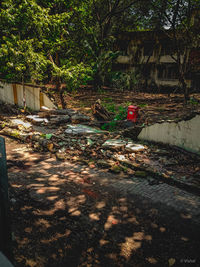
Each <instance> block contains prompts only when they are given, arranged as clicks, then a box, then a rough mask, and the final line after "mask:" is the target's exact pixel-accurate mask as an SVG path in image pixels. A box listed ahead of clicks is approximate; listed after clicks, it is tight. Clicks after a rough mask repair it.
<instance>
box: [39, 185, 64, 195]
mask: <svg viewBox="0 0 200 267" xmlns="http://www.w3.org/2000/svg"><path fill="white" fill-rule="evenodd" d="M58 190H60V188H58V187H55V186H49V187H43V188H41V189H38V190H37V193H38V194H45V193H46V192H55V191H58Z"/></svg>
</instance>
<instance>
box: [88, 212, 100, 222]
mask: <svg viewBox="0 0 200 267" xmlns="http://www.w3.org/2000/svg"><path fill="white" fill-rule="evenodd" d="M99 215H100V214H99V213H91V214H90V215H89V217H90V219H91V220H93V221H99V219H100V218H99Z"/></svg>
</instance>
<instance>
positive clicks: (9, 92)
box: [0, 82, 56, 110]
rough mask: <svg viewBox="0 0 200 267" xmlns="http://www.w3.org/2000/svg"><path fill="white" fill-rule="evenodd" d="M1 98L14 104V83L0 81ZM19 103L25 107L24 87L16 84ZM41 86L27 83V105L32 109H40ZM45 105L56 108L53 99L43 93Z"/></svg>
mask: <svg viewBox="0 0 200 267" xmlns="http://www.w3.org/2000/svg"><path fill="white" fill-rule="evenodd" d="M0 86H1V87H0V100H2V101H3V102H5V103H9V104H14V94H13V85H12V84H8V83H2V82H0ZM16 90H17V103H18V106H20V107H23V104H24V103H23V87H22V85H21V84H16ZM40 90H41V89H40V88H39V87H34V86H33V87H32V86H31V85H30V86H29V85H25V97H26V105H27V107H29V108H31V109H32V110H40ZM43 99H44V106H46V107H47V108H50V109H52V108H56V106H55V105H54V104H53V103H52V101H51V100H50V99H49V98H48V96H46V95H45V94H44V93H43Z"/></svg>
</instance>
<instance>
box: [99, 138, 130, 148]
mask: <svg viewBox="0 0 200 267" xmlns="http://www.w3.org/2000/svg"><path fill="white" fill-rule="evenodd" d="M125 146H126V141H124V140H121V139H110V140H107V141H106V142H105V143H104V144H103V145H102V147H103V148H108V149H112V150H121V149H123V148H124V147H125Z"/></svg>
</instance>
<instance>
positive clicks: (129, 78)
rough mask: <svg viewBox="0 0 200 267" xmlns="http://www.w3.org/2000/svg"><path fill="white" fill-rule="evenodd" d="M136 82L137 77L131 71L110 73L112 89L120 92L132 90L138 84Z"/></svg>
mask: <svg viewBox="0 0 200 267" xmlns="http://www.w3.org/2000/svg"><path fill="white" fill-rule="evenodd" d="M138 80H139V77H138V76H137V75H136V74H135V72H133V71H128V72H112V73H110V82H111V85H112V87H113V88H117V89H120V90H122V91H123V90H131V89H134V88H135V87H136V86H137V84H138Z"/></svg>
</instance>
